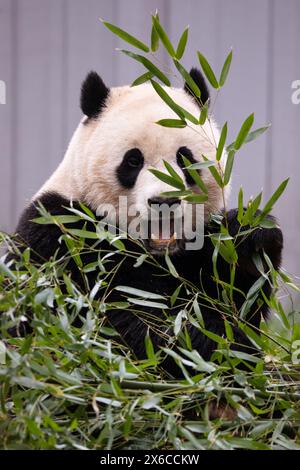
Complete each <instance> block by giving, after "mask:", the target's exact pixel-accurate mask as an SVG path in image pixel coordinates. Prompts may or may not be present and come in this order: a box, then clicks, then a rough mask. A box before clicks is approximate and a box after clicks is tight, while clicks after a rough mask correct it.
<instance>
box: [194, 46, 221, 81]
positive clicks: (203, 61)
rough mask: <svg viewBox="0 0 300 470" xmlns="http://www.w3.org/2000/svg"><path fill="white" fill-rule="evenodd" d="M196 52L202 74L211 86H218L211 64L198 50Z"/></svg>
mask: <svg viewBox="0 0 300 470" xmlns="http://www.w3.org/2000/svg"><path fill="white" fill-rule="evenodd" d="M197 54H198V59H199V62H200V65H201V67H202V70H203V72H204V75H205V76H206V78H207V80H208V81H209V83H210V84H211V86H212V87H214V88H220V85H219V83H218V80H217V79H216V76H215V74H214V72H213V70H212V68H211V66H210V65H209V63H208V61H207V60H206V58H205V57H204V55H203V54H201V52H199V51H198V52H197Z"/></svg>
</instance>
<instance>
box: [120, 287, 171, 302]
mask: <svg viewBox="0 0 300 470" xmlns="http://www.w3.org/2000/svg"><path fill="white" fill-rule="evenodd" d="M115 290H117V291H118V292H124V294H130V295H136V296H137V297H142V298H143V299H163V300H165V297H164V296H163V295H160V294H155V293H154V292H148V291H145V290H141V289H135V288H134V287H128V286H117V287H116V288H115Z"/></svg>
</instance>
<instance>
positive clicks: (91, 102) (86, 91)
mask: <svg viewBox="0 0 300 470" xmlns="http://www.w3.org/2000/svg"><path fill="white" fill-rule="evenodd" d="M108 94H109V88H107V87H106V85H105V84H104V83H103V80H102V79H101V78H100V77H99V75H98V74H97V73H96V72H90V73H89V74H88V75H87V77H86V79H85V80H84V82H83V83H82V86H81V96H80V107H81V110H82V112H83V114H85V115H86V116H88V117H89V118H95V117H97V116H98V115H99V114H100V112H101V108H102V107H103V106H104V104H105V101H106V99H107V97H108Z"/></svg>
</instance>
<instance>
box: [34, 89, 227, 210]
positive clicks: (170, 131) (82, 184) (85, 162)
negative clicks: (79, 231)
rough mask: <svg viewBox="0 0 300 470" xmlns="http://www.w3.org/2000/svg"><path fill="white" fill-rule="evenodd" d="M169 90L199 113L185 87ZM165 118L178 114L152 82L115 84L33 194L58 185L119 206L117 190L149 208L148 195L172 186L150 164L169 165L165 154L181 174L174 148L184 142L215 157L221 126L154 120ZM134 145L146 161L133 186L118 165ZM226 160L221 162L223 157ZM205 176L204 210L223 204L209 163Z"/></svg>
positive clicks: (69, 193)
mask: <svg viewBox="0 0 300 470" xmlns="http://www.w3.org/2000/svg"><path fill="white" fill-rule="evenodd" d="M166 91H167V92H168V93H169V95H170V96H171V97H172V98H173V100H174V101H175V102H176V103H178V104H179V105H181V106H182V107H184V108H185V109H187V110H188V111H189V112H190V113H192V114H193V115H194V116H199V108H198V106H197V104H196V103H195V102H194V100H193V99H192V98H191V97H190V96H189V95H188V94H187V93H186V92H185V91H184V90H181V89H176V88H166ZM167 118H178V117H177V115H176V114H175V113H174V112H173V111H172V110H171V109H170V108H169V107H168V106H167V105H166V104H165V103H164V102H163V101H162V100H161V98H160V97H159V96H158V95H157V94H156V92H155V91H154V90H153V88H152V86H151V85H150V84H145V85H140V86H137V87H133V88H130V87H128V86H125V87H120V88H112V89H111V91H110V94H109V97H108V99H107V103H106V107H105V109H104V110H103V111H102V112H101V114H100V116H99V118H98V119H96V120H89V122H88V123H87V124H84V121H85V120H82V121H81V122H80V124H79V126H78V128H77V130H76V131H75V133H74V135H73V138H72V140H71V142H70V145H69V147H68V149H67V152H66V154H65V157H64V159H63V161H62V162H61V164H60V165H59V167H58V168H57V170H56V171H55V172H54V173H53V174H52V176H51V177H50V178H49V179H48V181H47V182H46V183H45V184H44V185H43V186H42V188H41V189H40V190H39V191H38V193H37V194H36V195H35V196H34V199H36V198H37V197H38V196H40V195H41V194H42V193H44V192H46V191H57V192H58V193H60V194H61V195H63V196H65V197H66V198H68V199H73V200H80V201H83V202H85V203H87V204H88V205H89V206H90V207H92V208H93V209H94V210H97V208H98V206H99V205H100V204H103V203H104V204H105V203H111V204H114V205H115V206H116V207H117V205H118V197H119V195H125V196H127V197H128V204H134V205H136V206H137V208H138V209H140V210H141V211H143V210H144V211H146V210H147V200H148V198H150V197H152V196H158V195H160V193H161V192H163V191H170V190H173V189H174V188H172V187H170V186H169V185H167V184H165V183H162V182H161V181H159V180H158V179H157V178H156V177H155V176H154V175H152V174H151V173H150V172H149V171H148V169H149V168H158V169H161V170H163V171H165V169H164V167H163V160H167V161H168V162H169V163H171V164H172V165H173V166H174V168H176V171H177V172H178V173H179V174H181V175H182V171H181V170H180V168H179V167H178V165H177V163H176V152H177V150H178V149H179V148H180V147H183V146H185V147H188V148H189V149H190V150H191V151H192V153H193V155H194V157H195V158H196V159H197V160H199V161H201V160H202V155H205V156H206V157H207V158H209V159H210V160H215V154H216V144H217V143H218V140H219V131H218V129H217V126H216V124H215V123H214V121H213V120H212V119H210V122H208V121H206V123H205V124H204V125H203V126H195V125H193V124H190V123H189V126H188V127H186V128H184V129H175V128H165V127H162V126H159V125H157V124H156V121H158V120H160V119H167ZM134 147H137V148H139V149H140V150H141V151H142V153H143V155H144V159H145V164H144V167H143V168H142V170H141V172H140V174H139V176H138V178H137V181H136V184H135V186H134V188H133V189H129V190H128V189H125V188H123V187H122V186H121V185H120V183H119V181H118V179H117V176H116V168H117V167H118V165H119V164H120V163H121V161H122V159H123V156H124V154H125V153H126V151H127V150H129V149H131V148H134ZM222 160H223V163H222V165H223V164H224V160H225V158H224V159H222ZM182 176H183V175H182ZM202 178H203V180H204V181H205V183H206V184H207V187H208V191H209V198H208V202H207V203H206V204H205V209H206V211H205V212H206V213H209V212H212V211H217V210H219V209H220V208H221V207H222V206H223V201H222V194H221V190H220V189H219V188H218V186H217V185H216V183H215V181H214V179H213V178H212V176H211V174H210V172H209V170H208V169H205V170H202Z"/></svg>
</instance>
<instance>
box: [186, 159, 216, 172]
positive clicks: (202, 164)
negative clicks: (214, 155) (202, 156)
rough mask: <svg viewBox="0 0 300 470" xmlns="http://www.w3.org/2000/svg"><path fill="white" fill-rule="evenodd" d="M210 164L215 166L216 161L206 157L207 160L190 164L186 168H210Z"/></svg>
mask: <svg viewBox="0 0 300 470" xmlns="http://www.w3.org/2000/svg"><path fill="white" fill-rule="evenodd" d="M210 166H215V162H213V161H212V160H208V159H206V161H205V162H197V163H193V164H192V165H189V166H188V167H186V168H187V169H189V170H202V169H204V168H209V167H210Z"/></svg>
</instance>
